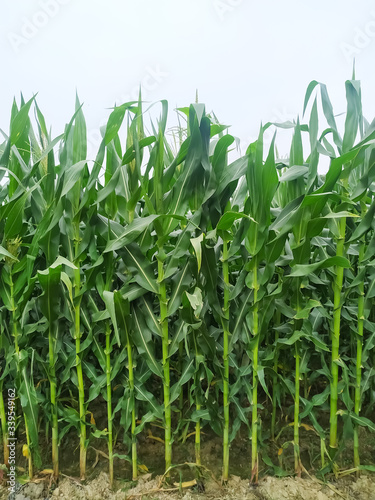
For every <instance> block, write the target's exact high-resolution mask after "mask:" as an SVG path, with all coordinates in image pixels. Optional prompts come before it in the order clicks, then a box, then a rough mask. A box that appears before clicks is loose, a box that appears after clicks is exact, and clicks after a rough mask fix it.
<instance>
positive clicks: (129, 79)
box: [0, 0, 375, 153]
mask: <svg viewBox="0 0 375 500" xmlns="http://www.w3.org/2000/svg"><path fill="white" fill-rule="evenodd" d="M0 9H1V11H0V12H1V15H0V35H1V38H0V40H1V52H0V53H1V61H2V68H1V71H0V82H1V93H0V127H1V128H3V129H5V130H8V127H9V116H10V108H11V104H12V99H13V96H17V97H18V96H19V93H20V92H21V91H22V92H23V94H24V96H25V98H30V97H31V96H32V94H33V93H35V92H38V102H39V105H40V107H41V109H42V110H43V112H44V114H45V116H46V119H47V121H48V123H49V124H51V125H52V126H53V134H54V135H57V134H58V133H60V132H62V130H63V126H64V124H65V123H66V122H67V121H69V119H70V117H71V115H72V113H73V111H74V99H75V91H76V89H77V90H78V94H79V97H80V99H81V101H84V112H85V116H86V119H87V124H88V129H89V131H90V134H91V136H92V137H94V136H95V133H96V132H95V131H96V130H97V129H98V127H99V125H100V124H101V123H102V121H103V119H105V118H106V116H108V111H106V108H109V107H111V106H113V105H114V103H115V102H116V103H117V104H120V103H121V102H125V101H127V100H131V99H133V98H134V97H135V96H136V93H135V92H136V89H137V87H138V85H139V84H141V85H142V87H143V93H144V98H145V99H147V100H148V101H157V100H159V99H168V101H169V102H170V106H171V108H172V109H173V108H174V107H175V106H176V105H177V106H186V105H188V104H189V103H190V102H192V101H194V98H195V91H196V89H198V91H199V100H200V101H201V102H204V103H206V105H207V109H208V111H210V110H214V111H215V114H216V115H217V116H218V118H219V119H220V121H221V122H222V123H226V124H230V125H232V128H231V129H230V130H231V133H232V134H234V135H237V136H238V137H240V138H241V140H242V142H243V143H244V145H245V146H246V145H247V144H248V143H249V141H250V140H253V139H254V138H255V137H256V135H257V132H258V130H259V125H260V122H261V121H263V122H267V121H283V120H287V119H292V118H294V117H296V116H297V114H298V113H301V108H302V103H303V98H304V94H305V91H306V87H307V85H308V83H309V82H310V81H311V80H313V79H316V80H318V81H320V82H324V83H326V84H327V86H328V91H329V94H330V96H331V99H332V101H333V105H334V111H335V112H336V113H340V112H343V111H344V110H345V87H344V82H345V80H346V79H348V78H350V77H351V73H352V59H353V57H354V56H355V57H356V73H357V78H358V79H360V80H362V89H363V100H364V111H365V116H366V117H367V118H371V119H372V117H373V116H375V92H374V89H375V70H374V68H375V66H374V62H375V5H374V3H373V2H372V1H370V0H361V1H360V2H358V1H356V2H355V1H349V0H340V1H339V0H336V1H334V0H331V1H327V0H324V1H323V0H315V1H313V2H311V1H310V2H307V1H306V0H283V1H280V0H268V1H267V0H262V1H257V2H255V1H252V0H242V1H241V0H132V1H129V0H106V1H99V0H17V1H10V0H7V1H3V2H2V3H1V7H0ZM281 149H282V148H281ZM284 153H285V151H284Z"/></svg>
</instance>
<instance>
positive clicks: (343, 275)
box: [0, 79, 375, 483]
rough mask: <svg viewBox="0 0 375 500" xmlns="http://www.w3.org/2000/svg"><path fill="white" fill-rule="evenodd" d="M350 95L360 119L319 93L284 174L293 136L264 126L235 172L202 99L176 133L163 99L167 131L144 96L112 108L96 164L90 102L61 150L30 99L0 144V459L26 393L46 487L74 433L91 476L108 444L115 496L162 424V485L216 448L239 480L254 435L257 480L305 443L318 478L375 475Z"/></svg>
mask: <svg viewBox="0 0 375 500" xmlns="http://www.w3.org/2000/svg"><path fill="white" fill-rule="evenodd" d="M345 89H346V98H347V110H346V114H345V117H344V119H343V118H342V117H340V118H338V117H337V116H335V114H334V112H333V107H332V104H331V102H330V99H329V95H328V92H327V89H326V87H325V85H323V84H320V83H318V82H316V81H313V82H311V84H310V85H309V87H308V89H307V92H306V96H305V102H304V114H303V116H302V117H301V118H300V119H297V120H296V121H295V122H286V123H283V124H278V126H279V127H281V128H284V129H285V128H289V129H290V132H291V137H292V139H291V143H290V154H289V157H288V158H287V159H282V158H279V157H278V154H277V148H276V146H275V140H276V134H275V135H274V137H273V139H272V141H271V143H270V145H269V146H267V147H266V141H264V134H265V132H266V131H268V132H269V130H268V129H269V127H270V126H271V124H270V123H267V124H266V125H262V126H261V127H260V131H259V136H258V139H257V140H256V141H254V142H253V143H251V144H250V145H249V146H248V148H247V150H246V152H243V153H242V154H237V157H236V159H234V160H233V161H230V158H232V156H233V154H235V151H234V150H235V149H236V142H235V137H233V136H232V135H230V134H229V133H228V127H227V126H225V125H222V124H221V123H219V121H218V120H217V118H216V116H215V115H214V114H213V113H211V114H208V113H206V111H205V107H204V105H203V104H201V103H198V102H196V103H194V104H192V105H191V106H190V107H188V108H180V109H179V110H178V117H179V120H180V126H179V127H178V128H177V129H176V130H175V132H174V134H173V137H172V138H171V136H170V135H169V134H168V128H167V117H168V104H167V102H166V101H161V102H159V103H156V104H155V107H154V108H153V109H156V107H157V106H158V107H159V108H160V115H159V118H158V119H151V118H150V115H149V111H148V110H147V109H146V110H145V109H144V108H145V104H144V103H143V102H142V97H141V95H140V97H139V100H138V101H133V102H129V103H125V104H122V105H120V106H116V107H115V108H113V110H112V112H111V114H110V116H109V119H108V122H107V124H106V126H105V127H103V128H102V141H101V144H100V146H99V149H98V151H97V154H96V157H95V159H93V158H87V143H88V141H87V130H86V123H85V118H84V114H83V111H82V105H81V103H80V102H79V100H78V98H77V100H76V106H75V113H74V116H73V117H72V119H71V121H70V122H69V123H68V124H67V125H66V126H65V130H64V133H63V134H61V135H59V136H58V137H54V138H53V137H52V136H51V133H50V132H49V129H48V128H47V125H46V122H45V118H44V116H43V114H42V112H41V110H40V109H39V107H38V104H37V101H36V98H35V97H33V98H32V99H30V100H29V101H27V102H25V101H24V100H23V98H21V102H20V103H19V104H17V103H16V102H14V103H13V106H12V110H11V122H10V129H9V132H8V133H5V132H3V133H2V137H3V140H2V141H3V142H2V143H1V145H0V158H1V159H0V179H1V183H0V201H1V206H0V232H1V246H0V255H1V262H0V267H1V269H0V299H1V300H0V314H1V323H0V324H1V343H0V353H1V355H0V359H1V378H0V384H1V385H0V389H1V390H0V417H1V430H2V440H3V459H4V464H8V461H9V447H8V444H9V439H10V438H9V435H8V428H7V425H8V424H9V422H8V417H7V398H8V390H9V389H13V388H14V389H15V393H16V395H17V399H16V417H15V420H16V428H17V435H18V439H19V441H20V442H21V443H23V454H24V456H25V457H26V459H25V460H27V464H28V475H29V476H30V478H32V477H33V475H34V474H35V473H36V472H37V471H38V470H40V469H41V467H42V466H43V467H46V466H49V467H51V466H52V467H53V474H54V477H55V479H56V480H57V479H58V477H59V473H60V472H59V450H60V448H61V446H62V445H63V443H64V440H65V439H66V438H67V436H68V435H69V436H73V437H74V439H75V441H76V445H77V447H79V453H80V458H79V464H78V463H77V470H78V468H79V474H80V478H81V479H82V480H84V479H85V478H86V476H87V467H88V461H87V460H86V458H87V450H88V447H89V446H90V444H92V443H95V442H98V441H101V442H104V443H106V447H107V456H108V468H109V477H110V480H111V483H112V482H113V479H114V476H116V474H115V473H114V462H116V461H121V460H125V462H124V463H128V464H129V465H127V467H128V468H129V469H128V470H131V472H130V473H129V474H131V477H132V479H133V480H136V479H137V478H138V475H139V473H140V468H141V465H143V464H141V463H140V462H139V460H138V453H139V437H140V435H141V434H142V433H144V432H146V430H147V429H148V428H150V427H151V426H158V427H159V428H160V427H161V428H162V429H163V443H164V450H165V471H166V473H167V474H171V473H172V470H173V467H174V461H173V446H174V444H176V443H177V442H178V441H179V440H180V438H181V436H184V437H185V438H186V439H189V440H194V441H195V464H194V465H195V467H196V469H197V470H198V472H199V469H200V468H201V467H204V465H205V456H204V455H203V454H202V453H201V443H202V442H203V441H204V439H208V438H207V436H209V435H210V434H209V433H210V432H211V431H212V432H213V433H214V434H216V435H218V436H220V437H221V439H222V471H221V474H222V480H223V482H225V481H227V480H228V477H229V473H230V467H231V465H232V463H231V455H230V454H231V449H233V446H235V442H236V441H235V439H236V436H237V434H238V433H239V432H240V430H241V432H242V433H243V432H245V434H246V436H247V439H248V440H249V442H250V443H251V454H249V456H248V463H249V469H248V470H249V479H250V480H251V482H253V483H257V481H258V477H259V471H262V470H265V468H268V469H267V470H273V471H274V472H275V473H276V474H278V475H282V474H293V473H295V474H296V475H301V474H302V473H303V472H304V471H305V470H306V469H305V465H304V463H303V461H302V459H301V454H300V431H301V429H302V428H303V429H305V430H306V429H307V430H308V431H309V432H310V434H311V436H312V437H311V439H315V440H317V442H318V444H319V447H318V460H317V461H316V462H315V466H316V467H315V468H316V471H320V473H321V474H323V475H324V474H330V473H335V474H338V473H339V471H340V470H341V471H342V470H343V465H342V463H341V462H340V460H341V456H342V453H343V452H344V451H346V452H347V451H348V449H349V451H350V453H351V456H352V464H351V465H350V466H349V469H348V468H346V472H356V473H357V474H359V473H360V471H361V470H364V469H367V470H375V467H374V465H373V464H371V463H362V462H361V446H360V435H361V433H365V435H367V433H368V432H371V431H374V430H375V423H374V421H375V419H374V403H375V378H374V367H373V365H374V361H375V351H374V344H375V307H374V296H375V288H374V283H375V281H374V279H375V269H374V262H375V260H374V255H375V231H374V229H375V224H374V212H375V196H374V192H375V183H374V181H375V146H374V145H375V121H374V122H369V121H367V120H366V119H365V117H364V116H363V114H362V101H361V88H360V83H359V81H358V80H355V79H352V80H348V81H347V82H346V83H345ZM158 113H159V111H158ZM146 122H147V123H146ZM323 159H325V160H326V163H327V164H329V167H328V171H327V173H325V174H321V173H320V172H319V170H318V165H319V164H320V162H321V161H322V160H323ZM99 401H100V404H102V405H103V404H104V405H105V406H106V415H107V417H106V425H105V427H100V426H97V425H96V421H95V408H96V405H98V404H99ZM285 415H288V416H289V419H288V423H285V422H286V420H285ZM285 426H288V427H289V428H291V427H292V429H293V436H292V438H291V439H288V440H287V439H286V438H284V434H283V430H284V427H285ZM45 440H47V442H48V447H49V448H48V450H49V451H48V452H47V453H42V452H41V447H42V442H43V443H44V441H45ZM120 441H121V442H123V443H125V445H126V446H127V450H128V453H127V454H126V455H119V453H117V452H116V446H117V443H118V442H120ZM268 442H277V448H279V451H278V455H279V458H280V457H282V454H283V452H284V450H286V448H287V447H288V446H290V448H291V449H292V450H293V466H294V470H291V469H290V468H289V469H288V467H287V466H286V465H283V462H282V460H279V462H277V459H276V461H275V459H274V457H272V458H271V457H270V456H269V455H268V454H267V451H266V449H267V448H266V443H268ZM42 455H43V460H42ZM121 463H123V462H121ZM145 465H146V466H147V464H145ZM215 472H218V471H215ZM219 473H220V471H219Z"/></svg>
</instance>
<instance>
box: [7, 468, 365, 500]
mask: <svg viewBox="0 0 375 500" xmlns="http://www.w3.org/2000/svg"><path fill="white" fill-rule="evenodd" d="M150 476H151V474H146V475H144V476H143V477H142V478H141V479H140V480H139V482H138V484H137V485H136V486H135V487H132V488H129V489H126V487H124V486H122V489H120V490H117V491H110V489H109V483H108V476H107V474H106V473H104V472H101V473H100V475H99V476H98V477H97V478H96V479H94V480H92V481H90V482H89V483H88V484H85V485H81V484H79V482H78V481H76V480H74V479H72V478H64V479H63V480H61V481H60V485H59V487H58V488H56V489H55V490H54V491H51V492H48V481H47V482H39V483H29V484H27V485H25V486H23V487H22V488H21V490H19V492H18V493H17V494H15V495H12V496H11V497H10V498H11V500H42V499H43V500H47V499H50V500H55V499H56V500H57V499H61V500H125V499H127V500H151V499H155V500H156V499H160V500H167V499H168V500H177V499H179V500H216V499H222V500H235V499H236V500H237V499H238V500H341V499H345V500H352V499H355V500H375V476H374V475H363V476H362V477H360V478H359V479H354V478H352V477H347V478H344V479H341V480H339V481H337V482H336V483H335V484H333V483H330V484H323V483H321V482H319V481H318V480H317V479H315V478H309V477H307V478H304V479H300V478H292V477H288V478H283V479H278V478H275V477H270V476H269V477H266V478H264V479H262V480H260V482H259V486H258V487H256V488H254V487H250V486H249V482H248V481H247V480H243V479H241V478H240V477H238V476H232V477H231V479H230V481H229V483H228V485H227V486H225V487H223V486H221V485H220V483H219V482H216V481H214V480H213V479H209V480H206V481H205V492H204V493H198V492H195V491H193V490H192V489H191V488H190V489H184V490H183V491H178V489H175V491H169V492H165V491H163V490H162V489H161V488H160V478H159V477H156V478H155V479H151V477H150ZM172 489H173V486H172ZM6 498H9V497H8V492H7V489H6V488H1V489H0V499H1V500H3V499H4V500H5V499H6Z"/></svg>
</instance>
